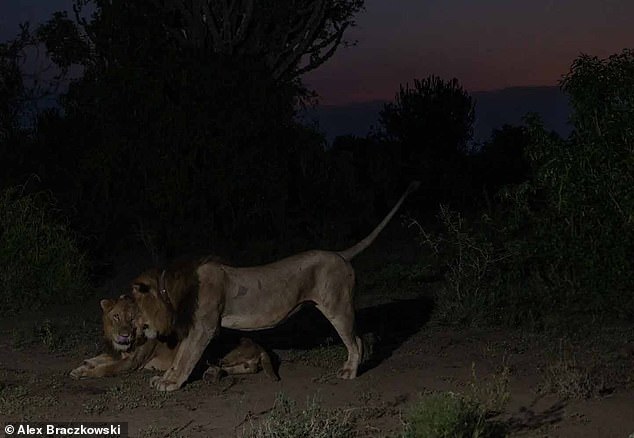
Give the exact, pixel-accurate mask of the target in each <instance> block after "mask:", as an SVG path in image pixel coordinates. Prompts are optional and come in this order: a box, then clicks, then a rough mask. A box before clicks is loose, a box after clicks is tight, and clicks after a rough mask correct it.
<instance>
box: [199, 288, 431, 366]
mask: <svg viewBox="0 0 634 438" xmlns="http://www.w3.org/2000/svg"><path fill="white" fill-rule="evenodd" d="M432 306H433V304H432V300H431V299H428V298H422V299H405V300H398V301H394V302H390V303H387V304H382V305H378V306H374V307H369V308H365V309H360V310H357V314H356V324H357V332H358V334H359V335H360V336H361V338H362V339H363V340H364V344H365V345H366V350H367V352H369V354H368V355H364V356H365V357H364V359H365V361H364V364H363V365H362V367H361V370H360V371H361V373H363V372H364V371H367V370H370V369H372V368H374V367H376V366H377V365H378V364H380V363H381V362H382V361H384V360H385V359H387V358H388V357H390V356H391V355H392V353H393V352H394V351H395V350H396V349H397V348H398V347H400V346H401V345H402V344H403V342H405V341H406V340H407V339H408V338H409V337H410V336H412V335H413V334H414V333H416V332H418V331H419V330H420V329H421V327H422V326H423V325H425V323H427V321H429V317H430V314H431V311H432ZM241 336H248V337H250V338H252V339H253V340H254V341H255V342H258V343H259V344H261V345H263V346H264V347H265V348H267V349H270V350H295V349H300V350H310V349H312V348H316V347H320V346H324V345H333V344H340V343H341V339H340V338H339V335H338V334H337V332H336V331H335V329H334V328H333V326H332V325H331V324H330V322H329V321H328V320H327V319H326V318H325V317H324V316H323V315H322V314H321V312H319V310H317V309H316V308H315V306H312V305H306V306H305V307H304V308H302V309H301V310H300V311H299V312H298V313H297V314H295V315H293V316H292V317H290V318H289V319H288V320H287V321H285V322H283V323H282V324H280V325H279V326H277V327H275V328H272V329H268V330H259V331H255V332H240V331H235V330H227V329H223V331H222V334H221V335H220V338H221V339H222V342H221V345H220V343H217V344H216V345H215V346H214V342H212V344H211V346H210V347H211V348H212V349H214V350H217V351H216V354H220V355H222V354H223V352H224V350H225V349H226V347H225V344H228V345H231V344H233V343H235V342H237V339H238V338H239V337H241Z"/></svg>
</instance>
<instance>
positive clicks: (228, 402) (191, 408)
mask: <svg viewBox="0 0 634 438" xmlns="http://www.w3.org/2000/svg"><path fill="white" fill-rule="evenodd" d="M95 305H96V303H95ZM429 307H430V303H429V302H428V301H427V300H399V301H395V302H392V303H388V304H383V305H378V306H374V307H370V308H366V309H361V310H359V311H358V313H357V314H358V324H359V329H360V331H361V333H362V334H363V336H364V338H365V340H366V341H367V342H368V343H369V344H371V345H373V351H372V356H371V358H370V359H369V360H368V361H367V362H366V364H365V365H364V371H363V373H362V374H361V375H360V376H359V377H358V378H357V379H356V380H354V381H340V380H338V379H336V378H335V377H334V373H335V372H336V370H337V368H338V366H339V365H340V363H341V361H342V359H343V357H344V354H345V353H344V349H343V347H342V346H341V345H340V342H339V341H338V340H337V338H336V335H334V332H333V331H332V329H330V328H329V326H328V323H327V322H326V321H325V319H324V318H323V317H321V316H320V315H319V314H318V313H317V311H315V310H311V309H308V310H307V311H302V312H300V314H299V316H298V318H293V319H292V320H291V321H289V322H288V323H285V324H284V325H283V326H282V327H281V328H280V329H277V330H272V331H268V332H260V333H256V334H255V339H256V340H258V341H260V342H261V343H262V344H263V345H265V346H267V347H268V348H270V349H271V350H272V351H273V352H274V353H275V355H276V356H277V358H278V361H279V362H280V363H279V374H280V376H281V381H279V382H272V381H270V380H269V379H267V377H266V376H265V375H264V373H259V374H256V375H248V376H241V377H226V378H224V379H223V380H221V381H220V382H219V383H209V382H206V381H204V380H194V381H192V382H190V383H188V384H187V385H186V386H185V387H184V388H183V389H181V390H180V391H176V392H173V393H168V394H165V393H158V392H156V391H154V390H153V389H151V388H150V387H149V383H148V381H149V378H150V377H151V376H152V373H150V372H146V371H138V372H135V373H132V374H130V375H126V376H122V377H112V378H103V379H92V380H81V381H77V380H73V379H72V378H70V377H69V376H68V372H69V371H70V370H71V369H72V368H74V367H76V366H78V365H79V364H80V363H81V361H82V360H83V359H84V358H86V357H87V356H88V355H90V354H92V353H93V352H94V350H95V349H96V347H95V344H94V343H93V344H91V342H90V339H91V337H92V336H98V335H97V333H98V331H96V330H98V329H97V327H90V326H89V324H88V323H86V324H87V325H86V333H85V335H86V336H85V337H83V338H80V341H78V342H75V343H70V344H67V346H68V345H71V346H72V347H71V348H70V351H68V348H64V342H65V340H64V333H63V326H56V325H55V324H54V323H49V322H47V323H46V324H49V325H50V326H49V328H47V329H46V330H44V331H40V332H39V335H38V336H39V338H38V339H39V340H38V341H37V342H30V343H29V342H21V335H20V332H19V331H17V330H16V326H19V324H20V323H19V322H17V321H9V320H6V321H4V322H3V324H2V327H0V328H1V330H2V336H1V337H0V423H5V422H7V421H16V420H20V419H28V420H31V421H110V420H112V421H126V422H128V423H129V432H130V436H144V437H161V436H165V437H179V436H183V437H234V436H239V435H240V433H241V432H242V430H243V428H244V427H245V425H248V424H249V423H250V422H251V421H258V419H261V418H263V417H264V416H266V414H267V412H268V411H269V410H270V409H271V407H272V406H273V403H274V400H275V397H276V395H277V394H279V393H280V392H282V393H283V394H285V395H286V396H287V397H289V398H291V399H293V400H295V401H296V402H297V403H298V405H300V406H301V405H302V404H304V403H305V402H306V400H307V399H312V398H313V397H316V398H317V400H318V401H319V403H320V404H321V406H322V407H324V408H328V409H335V408H336V409H341V410H343V411H345V412H347V413H348V414H349V415H350V419H351V420H350V421H354V427H355V429H356V431H357V432H358V435H359V436H371V437H383V436H398V435H399V433H400V432H401V431H402V427H403V423H402V418H403V417H404V413H405V412H407V409H408V407H409V406H411V405H412V404H413V403H414V402H416V401H417V400H418V399H419V397H421V394H427V393H429V392H432V391H454V392H460V393H465V392H468V391H472V390H473V389H474V388H480V389H479V391H480V393H482V394H490V393H492V392H495V388H498V390H499V388H500V387H503V388H502V391H507V392H508V394H509V395H510V398H509V400H508V403H507V404H506V405H505V406H504V408H503V411H502V412H501V413H500V414H499V415H498V416H497V417H496V419H497V420H499V421H503V422H504V423H505V424H507V426H508V427H509V429H510V432H511V435H516V436H540V437H546V436H548V437H620V438H627V437H629V436H631V434H633V433H634V415H633V414H634V355H632V354H631V353H632V352H631V348H630V347H631V345H630V344H629V342H631V341H632V339H634V338H633V337H632V335H633V334H634V331H633V330H632V328H619V329H606V330H604V331H602V332H601V333H600V334H597V336H596V337H593V338H592V339H588V338H585V339H584V340H583V342H580V341H574V340H566V341H564V340H556V339H551V340H549V339H545V338H543V337H539V336H528V335H522V334H519V333H513V332H503V331H491V330H486V331H484V330H476V329H469V330H455V329H448V328H443V327H439V326H435V325H433V324H430V323H429V322H428V316H429ZM97 316H98V315H97ZM47 321H49V320H47ZM96 321H98V319H97V320H96ZM46 324H45V325H46ZM60 327H61V328H60ZM60 330H61V333H60ZM68 335H69V336H70V333H69V334H68ZM223 336H232V334H231V333H229V334H224V335H223ZM505 379H506V380H505ZM504 382H508V386H505V383H504Z"/></svg>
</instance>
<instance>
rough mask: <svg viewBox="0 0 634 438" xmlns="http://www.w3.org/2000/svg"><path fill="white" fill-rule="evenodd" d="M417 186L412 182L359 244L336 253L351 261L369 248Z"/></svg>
mask: <svg viewBox="0 0 634 438" xmlns="http://www.w3.org/2000/svg"><path fill="white" fill-rule="evenodd" d="M419 186H420V182H419V181H412V182H411V183H410V184H409V186H408V187H407V190H405V193H403V196H401V199H399V200H398V202H397V203H396V205H395V206H394V208H392V210H391V211H390V212H389V213H388V214H387V216H385V218H384V219H383V220H382V221H381V223H380V224H379V225H377V227H376V228H375V229H374V230H372V232H371V233H370V234H368V236H367V237H366V238H365V239H363V240H361V241H360V242H359V243H357V244H356V245H354V246H351V247H350V248H348V249H345V250H343V251H339V252H337V254H339V255H340V256H341V257H343V258H344V259H346V260H352V259H353V258H354V257H355V256H356V255H357V254H359V253H360V252H361V251H363V250H364V249H366V248H367V247H368V246H370V245H371V244H372V242H374V239H376V237H377V236H378V235H379V233H381V231H383V228H385V226H386V225H387V224H388V222H389V221H390V219H392V216H394V214H395V213H396V212H397V211H398V209H399V208H400V206H401V204H402V203H403V201H405V198H407V195H409V194H410V193H412V192H413V191H415V190H416V189H418V187H419Z"/></svg>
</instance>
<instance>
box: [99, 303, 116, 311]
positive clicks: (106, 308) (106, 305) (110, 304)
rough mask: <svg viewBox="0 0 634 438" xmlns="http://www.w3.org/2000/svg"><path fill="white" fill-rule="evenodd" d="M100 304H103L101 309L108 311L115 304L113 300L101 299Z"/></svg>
mask: <svg viewBox="0 0 634 438" xmlns="http://www.w3.org/2000/svg"><path fill="white" fill-rule="evenodd" d="M99 305H100V306H101V310H103V311H104V313H105V312H108V311H109V310H110V309H112V306H114V301H113V300H101V301H99Z"/></svg>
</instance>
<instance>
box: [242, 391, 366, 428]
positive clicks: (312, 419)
mask: <svg viewBox="0 0 634 438" xmlns="http://www.w3.org/2000/svg"><path fill="white" fill-rule="evenodd" d="M354 435H355V433H354V431H353V429H352V421H351V417H350V415H349V413H348V412H345V411H342V410H339V409H334V410H330V409H329V410H326V409H323V408H322V407H321V406H320V405H319V402H318V401H317V400H316V399H315V398H313V399H312V400H308V401H307V403H306V407H305V408H304V409H302V408H298V407H297V404H296V403H295V402H294V401H293V400H290V399H289V398H287V397H286V396H285V395H284V394H283V393H278V395H277V397H276V399H275V404H274V405H273V409H271V411H270V412H269V413H268V414H267V415H266V417H265V418H264V419H263V420H262V421H261V422H259V423H255V422H253V420H252V421H251V422H250V424H249V425H248V426H246V427H245V428H244V429H243V430H242V438H348V437H353V436H354Z"/></svg>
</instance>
